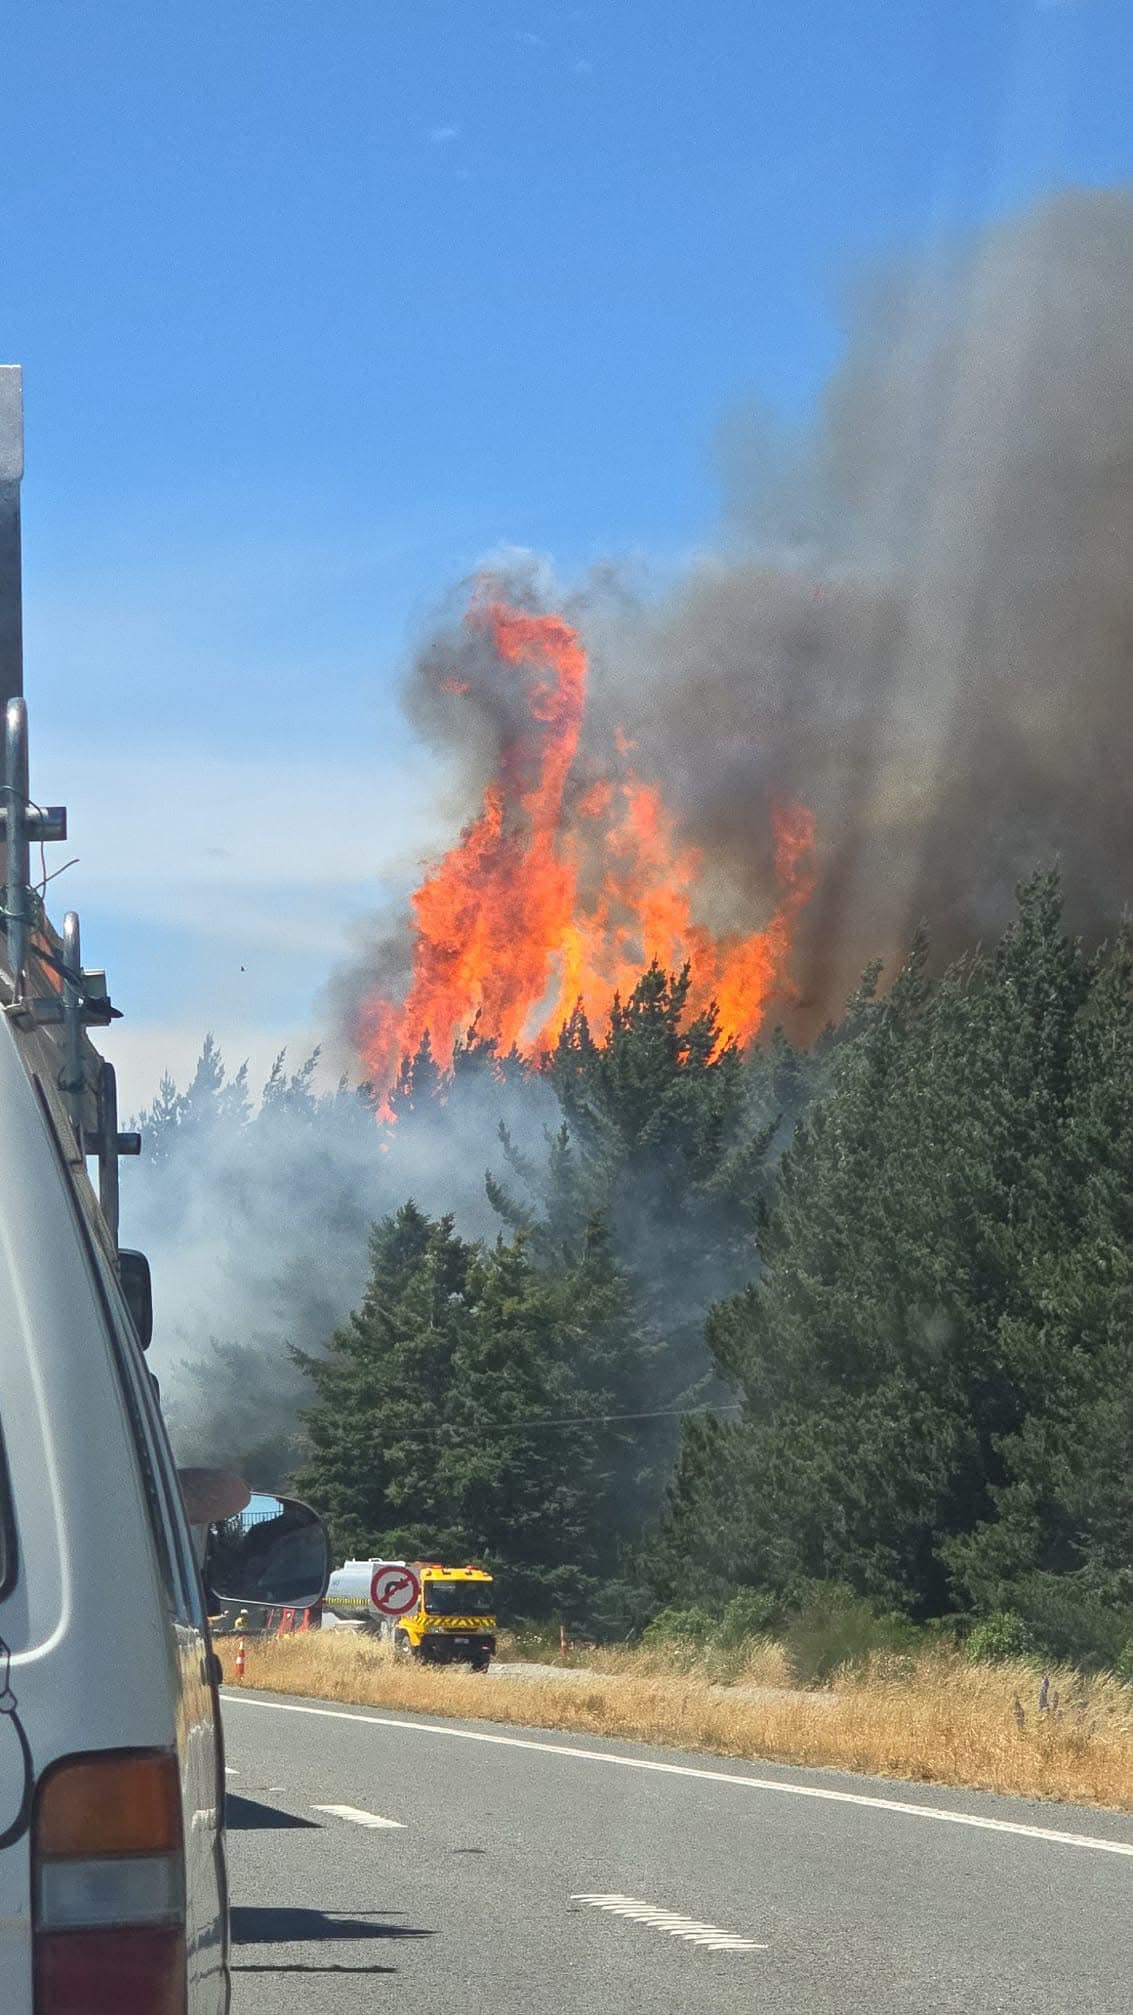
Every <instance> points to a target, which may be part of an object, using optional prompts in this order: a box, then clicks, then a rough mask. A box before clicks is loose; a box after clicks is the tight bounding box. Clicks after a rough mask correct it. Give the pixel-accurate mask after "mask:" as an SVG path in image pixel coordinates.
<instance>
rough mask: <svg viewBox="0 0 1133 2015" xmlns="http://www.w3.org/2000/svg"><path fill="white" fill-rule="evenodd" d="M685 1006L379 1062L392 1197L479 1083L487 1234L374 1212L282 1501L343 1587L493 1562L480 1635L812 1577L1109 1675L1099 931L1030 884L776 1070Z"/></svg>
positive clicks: (1122, 965) (625, 1614)
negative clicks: (497, 1621)
mask: <svg viewBox="0 0 1133 2015" xmlns="http://www.w3.org/2000/svg"><path fill="white" fill-rule="evenodd" d="M686 998H687V978H686V977H685V976H682V975H680V974H675V975H674V974H667V973H664V972H662V971H660V970H659V969H658V968H656V967H654V968H651V969H650V970H649V971H648V972H646V973H645V974H643V975H642V978H641V980H640V981H639V983H638V986H637V987H636V989H635V991H634V993H633V995H632V996H631V997H630V999H629V1000H626V1001H624V1002H622V1001H619V1002H616V1003H615V1005H614V1008H613V1010H612V1012H611V1014H610V1016H609V1018H608V1021H607V1023H606V1025H605V1026H604V1027H602V1028H601V1029H600V1030H597V1031H595V1030H592V1029H591V1027H590V1025H589V1023H588V1021H587V1018H586V1016H585V1015H584V1014H583V1013H582V1012H581V1011H580V1012H579V1013H577V1014H576V1015H575V1016H574V1017H573V1018H572V1019H571V1021H570V1022H568V1024H567V1025H566V1027H565V1028H564V1029H563V1031H562V1033H561V1035H560V1038H559V1041H558V1043H557V1045H556V1047H555V1049H554V1051H553V1053H552V1054H551V1056H550V1057H549V1058H547V1059H546V1060H545V1061H544V1062H543V1064H542V1065H541V1066H539V1068H538V1070H537V1071H535V1070H532V1069H531V1068H529V1067H528V1066H527V1065H525V1064H523V1063H522V1061H521V1060H520V1059H519V1058H517V1057H514V1056H513V1057H510V1058H501V1057H499V1056H498V1055H497V1054H496V1052H495V1049H494V1047H493V1045H492V1044H491V1043H490V1042H484V1041H482V1040H480V1039H478V1038H477V1037H476V1035H475V1032H473V1034H472V1036H471V1037H470V1039H469V1042H468V1044H467V1045H466V1046H465V1048H464V1049H463V1050H462V1052H461V1054H460V1055H459V1056H458V1058H457V1060H456V1061H457V1068H456V1073H455V1075H450V1074H448V1073H445V1072H442V1071H440V1070H439V1069H438V1067H437V1063H436V1060H435V1059H434V1058H433V1057H432V1056H431V1054H430V1053H429V1050H428V1046H427V1045H425V1046H424V1047H423V1049H422V1051H421V1053H420V1054H419V1055H418V1056H417V1057H415V1058H412V1059H408V1060H407V1061H406V1063H405V1065H404V1066H403V1069H402V1074H401V1079H400V1081H399V1084H398V1086H397V1088H396V1090H395V1093H394V1095H393V1106H394V1111H395V1121H394V1125H393V1128H392V1134H393V1136H394V1137H395V1138H396V1140H397V1148H396V1154H397V1155H399V1156H402V1157H403V1160H402V1165H403V1166H404V1165H407V1163H406V1161H405V1159H404V1158H405V1157H406V1156H407V1154H408V1149H407V1145H406V1144H407V1143H408V1142H409V1141H410V1139H411V1138H413V1139H416V1140H417V1141H418V1142H420V1141H424V1140H426V1139H427V1140H429V1141H430V1142H431V1143H434V1144H436V1146H437V1147H438V1149H439V1151H440V1155H441V1159H442V1161H443V1156H444V1143H445V1141H446V1139H448V1140H449V1141H450V1143H451V1144H452V1147H453V1149H454V1151H455V1150H456V1148H457V1145H458V1144H459V1147H460V1152H461V1153H462V1154H464V1153H465V1151H466V1147H467V1137H466V1132H462V1131H461V1129H460V1126H459V1125H458V1121H459V1119H460V1114H461V1112H462V1111H464V1110H465V1106H462V1100H464V1101H465V1102H466V1101H467V1099H468V1097H469V1090H468V1087H469V1086H475V1088H476V1091H475V1096H476V1099H477V1101H478V1104H477V1107H476V1111H477V1114H478V1115H479V1117H480V1118H482V1119H483V1121H484V1122H485V1124H487V1122H488V1121H489V1120H490V1118H491V1116H492V1115H493V1113H494V1112H496V1110H497V1108H499V1109H502V1107H503V1105H504V1103H506V1102H507V1101H510V1104H509V1105H508V1115H509V1116H505V1118H504V1121H503V1124H502V1126H499V1129H498V1137H497V1138H496V1139H495V1140H494V1141H492V1142H491V1143H485V1144H484V1145H483V1146H482V1153H483V1156H484V1159H485V1161H486V1160H487V1159H488V1158H489V1155H488V1148H489V1145H490V1146H491V1147H493V1148H494V1150H495V1157H494V1159H495V1166H494V1167H493V1168H492V1170H491V1171H490V1172H489V1174H488V1175H487V1178H486V1181H485V1182H484V1192H483V1194H484V1200H485V1206H486V1209H487V1211H488V1213H489V1216H488V1220H487V1223H486V1224H482V1225H480V1226H478V1227H476V1228H474V1229H470V1228H469V1227H468V1225H467V1224H465V1223H463V1222H461V1221H460V1219H459V1216H458V1214H454V1212H453V1211H452V1210H449V1209H445V1208H443V1207H442V1208H436V1207H434V1206H432V1205H431V1204H430V1203H429V1202H428V1201H427V1199H426V1198H425V1197H424V1196H423V1194H422V1193H421V1191H420V1186H419V1185H418V1186H416V1187H415V1190H414V1191H410V1192H409V1193H407V1194H405V1195H403V1196H401V1197H400V1198H398V1199H397V1200H396V1201H392V1202H391V1205H390V1207H389V1208H388V1209H384V1210H382V1211H381V1212H375V1213H374V1214H375V1217H376V1220H377V1221H376V1223H375V1224H374V1227H373V1229H372V1230H371V1232H370V1234H369V1254H368V1274H367V1276H366V1278H365V1284H364V1286H363V1288H362V1291H361V1293H360V1294H358V1295H356V1296H354V1297H353V1301H354V1305H353V1308H352V1312H351V1313H349V1315H348V1316H346V1318H345V1319H344V1320H342V1321H340V1322H338V1323H337V1325H336V1326H335V1327H334V1329H333V1332H332V1333H331V1335H330V1336H329V1338H327V1337H324V1336H317V1337H314V1338H312V1336H311V1334H310V1333H309V1332H308V1333H307V1334H306V1335H304V1336H287V1335H286V1334H285V1333H283V1334H282V1336H281V1346H282V1349H283V1351H284V1352H285V1353H286V1356H287V1361H288V1364H289V1365H290V1366H291V1368H292V1370H293V1371H294V1373H295V1375H296V1376H297V1377H298V1378H299V1379H300V1381H301V1390H300V1392H299V1397H298V1400H297V1406H296V1410H297V1412H298V1414H299V1415H300V1416H301V1418H299V1419H298V1421H297V1422H296V1424H295V1427H294V1432H293V1434H292V1436H291V1438H290V1441H289V1451H290V1454H291V1456H292V1468H293V1472H294V1480H295V1482H296V1484H297V1486H298V1488H299V1489H301V1490H302V1491H303V1492H304V1494H305V1495H307V1496H308V1497H309V1498H310V1499H311V1501H312V1502H314V1503H316V1504H317V1505H318V1506H319V1508H320V1509H321V1510H323V1511H324V1513H325V1514H326V1515H327V1517H328V1519H329V1521H330V1523H331V1527H332V1531H333V1535H334V1540H335V1544H336V1549H337V1551H338V1553H339V1555H340V1556H341V1555H342V1554H343V1553H344V1552H347V1551H349V1552H353V1553H362V1554H368V1553H371V1552H373V1553H378V1554H380V1553H390V1554H392V1555H394V1556H398V1555H404V1554H406V1553H409V1554H413V1553H436V1554H445V1555H449V1556H452V1557H456V1558H460V1559H464V1558H468V1559H481V1560H484V1561H485V1562H486V1563H487V1564H490V1565H491V1566H492V1567H494V1568H495V1570H496V1572H497V1574H498V1575H499V1577H500V1580H501V1583H502V1606H504V1607H505V1608H506V1610H507V1612H508V1613H509V1614H510V1615H512V1616H524V1617H530V1618H532V1619H535V1618H555V1617H562V1618H563V1619H564V1620H565V1621H567V1622H568V1623H570V1624H572V1625H574V1626H576V1627H580V1626H581V1627H589V1628H591V1629H595V1630H599V1631H610V1632H619V1631H626V1630H635V1629H637V1628H639V1627H641V1625H642V1624H643V1623H644V1622H645V1621H646V1619H647V1618H648V1617H649V1616H650V1615H651V1614H653V1613H654V1612H655V1611H656V1610H657V1609H658V1608H660V1607H662V1606H664V1605H675V1606H678V1607H679V1606H682V1605H687V1604H688V1603H689V1602H691V1601H692V1600H694V1599H695V1600H697V1601H699V1602H701V1603H704V1602H708V1603H709V1604H715V1605H719V1606H720V1607H721V1608H722V1607H723V1606H724V1604H726V1603H727V1602H728V1601H729V1600H732V1599H734V1598H735V1597H736V1596H737V1594H743V1593H745V1592H748V1591H750V1592H751V1593H752V1594H753V1595H759V1596H761V1597H765V1598H766V1599H767V1601H768V1603H769V1604H772V1605H774V1604H779V1605H783V1604H786V1603H790V1602H791V1601H792V1600H801V1599H803V1598H804V1596H805V1592H806V1591H808V1590H813V1588H814V1586H815V1584H816V1583H822V1584H826V1585H830V1584H836V1585H837V1586H838V1587H839V1588H842V1589H844V1590H848V1591H852V1592H853V1594H854V1595H855V1596H856V1597H859V1598H862V1599H864V1600H865V1601H868V1602H869V1603H870V1604H871V1605H873V1607H874V1608H875V1609H876V1610H878V1611H884V1612H892V1613H897V1614H899V1615H902V1616H904V1617H907V1618H909V1619H912V1620H913V1621H916V1622H929V1621H932V1620H934V1619H941V1618H954V1619H958V1620H959V1621H960V1622H961V1623H963V1622H965V1621H970V1620H971V1619H973V1618H977V1617H980V1616H989V1615H997V1614H1000V1613H1002V1612H1008V1613H1010V1614H1011V1615H1012V1616H1013V1617H1015V1618H1017V1619H1019V1626H1020V1629H1021V1630H1023V1631H1025V1632H1026V1633H1028V1634H1029V1636H1030V1638H1031V1640H1032V1641H1033V1642H1035V1644H1036V1645H1037V1646H1040V1647H1042V1648H1043V1649H1045V1650H1049V1651H1050V1652H1051V1653H1052V1654H1055V1655H1062V1656H1071V1657H1087V1658H1096V1659H1111V1658H1114V1657H1116V1656H1117V1655H1118V1654H1119V1652H1120V1650H1121V1648H1122V1646H1123V1645H1125V1644H1126V1643H1127V1642H1128V1641H1129V1640H1130V1639H1131V1638H1133V951H1131V948H1130V944H1129V942H1128V940H1127V939H1126V938H1125V937H1124V936H1122V937H1119V938H1117V939H1115V940H1114V941H1113V942H1112V943H1110V944H1108V945H1105V946H1103V947H1102V948H1101V949H1099V950H1087V949H1086V948H1085V947H1083V945H1082V944H1081V943H1079V942H1078V941H1077V940H1075V939H1074V938H1073V937H1072V936H1071V935H1070V934H1069V933H1068V932H1067V930H1066V928H1065V926H1064V921H1063V917H1062V913H1061V905H1060V896H1059V889H1058V884H1057V880H1056V879H1055V878H1054V877H1051V876H1040V877H1036V878H1035V879H1034V880H1033V881H1032V882H1030V883H1028V884H1027V885H1026V886H1025V887H1024V888H1023V889H1022V890H1021V892H1020V896H1019V901H1018V908H1017V913H1016V915H1015V918H1014V920H1013V922H1012V923H1011V925H1010V927H1009V928H1008V929H1007V931H1006V932H1005V934H1004V935H1003V937H1002V939H1001V940H1000V941H999V942H998V943H997V944H996V945H994V946H992V947H991V948H989V949H987V950H985V951H981V952H979V953H973V954H972V955H971V956H969V957H966V958H964V959H962V960H960V961H958V962H956V963H954V964H952V965H950V966H949V967H947V969H946V970H944V971H943V972H940V973H938V974H934V973H933V971H932V969H931V964H930V959H929V947H928V944H927V941H926V940H925V938H924V937H923V935H921V936H918V937H917V938H916V939H915V940H914V942H913V944H912V945H911V947H910V949H909V953H908V956H907V958H906V960H905V963H904V965H903V967H902V969H901V970H900V972H899V973H898V974H897V975H896V977H895V978H894V979H893V981H892V983H891V984H890V985H888V986H887V987H883V986H882V985H881V979H880V975H879V973H878V972H877V971H871V972H869V973H867V975H866V976H865V978H864V980H863V982H862V984H861V985H860V987H859V989H858V991H857V992H856V994H855V995H854V997H853V998H852V1000H851V1001H850V1002H849V1003H848V1005H847V1008H846V1011H845V1014H844V1016H843V1017H842V1019H841V1021H840V1022H839V1023H838V1024H837V1026H834V1027H831V1028H828V1029H826V1030H825V1031H824V1032H823V1033H822V1035H821V1036H820V1037H819V1038H818V1040H817V1041H816V1042H815V1043H814V1044H812V1045H811V1046H809V1047H808V1048H806V1049H805V1050H804V1049H798V1048H795V1047H793V1046H792V1045H791V1044H790V1043H789V1042H788V1041H787V1040H786V1039H785V1038H784V1037H783V1036H782V1035H781V1034H779V1035H776V1036H775V1037H773V1038H772V1039H771V1040H770V1041H769V1042H767V1043H765V1044H762V1045H759V1046H757V1047H756V1048H755V1049H754V1050H752V1051H750V1052H749V1053H747V1054H746V1055H743V1054H740V1053H739V1052H738V1051H737V1050H736V1049H735V1048H734V1047H732V1046H731V1045H729V1044H727V1043H724V1042H722V1041H721V1040H720V1035H719V1030H718V1027H717V1024H716V1021H715V1018H714V1016H713V1015H712V1014H711V1013H708V1014H704V1015H699V1016H695V1017H688V1016H687V1015H686V1011H685V1005H686ZM528 1085H530V1086H531V1087H532V1088H534V1089H537V1090H538V1094H539V1099H540V1101H541V1103H540V1105H539V1107H538V1112H539V1118H540V1124H539V1126H538V1128H537V1129H535V1130H534V1132H532V1130H531V1129H530V1128H529V1129H528V1130H527V1133H526V1135H525V1136H524V1138H523V1139H520V1138H519V1131H520V1130H519V1129H517V1127H516V1125H515V1123H514V1122H515V1116H516V1114H517V1113H522V1104H521V1103H520V1104H518V1105H517V1103H516V1100H517V1097H519V1098H520V1100H521V1098H522V1094H523V1091H524V1087H525V1086H528ZM462 1087H463V1089H462ZM306 1094H307V1095H311V1094H310V1088H309V1086H307V1087H306ZM340 1096H342V1097H345V1096H346V1094H340ZM364 1103H365V1102H364V1099H363V1100H361V1101H359V1100H357V1099H353V1102H352V1104H351V1122H350V1123H351V1125H352V1126H353V1125H354V1124H355V1123H356V1118H355V1115H356V1113H357V1111H358V1110H359V1107H360V1106H361V1105H364ZM365 1119H366V1125H367V1127H370V1128H372V1129H373V1131H374V1132H375V1133H377V1132H378V1131H379V1129H377V1128H376V1127H375V1125H374V1122H373V1117H372V1114H371V1113H370V1112H369V1111H366V1113H365ZM316 1120H317V1115H313V1116H312V1125H315V1123H316ZM324 1122H325V1115H324ZM256 1123H258V1122H257V1121H256V1120H255V1119H254V1118H247V1117H246V1118H245V1120H244V1121H243V1124H244V1125H246V1126H248V1125H251V1126H254V1125H255V1124H256ZM260 1123H262V1122H260ZM166 1139H167V1142H168V1140H169V1139H174V1140H175V1139H176V1126H175V1125H174V1126H170V1125H169V1124H168V1123H167V1124H166ZM477 1139H478V1140H480V1139H481V1136H480V1135H477ZM418 1166H419V1167H421V1168H424V1167H426V1166H429V1167H432V1166H433V1164H432V1163H431V1162H429V1163H427V1164H426V1163H425V1162H423V1161H422V1162H419V1163H418ZM482 1179H483V1169H482V1167H481V1169H480V1171H479V1173H478V1177H477V1180H478V1181H480V1180H482ZM438 1194H440V1196H441V1201H442V1204H443V1183H441V1184H440V1185H439V1190H438ZM283 1331H284V1332H285V1331H286V1323H284V1325H283ZM226 1452H227V1453H230V1454H231V1453H234V1452H235V1451H233V1450H231V1449H229V1450H227V1451H226ZM276 1480H277V1481H278V1480H280V1479H276Z"/></svg>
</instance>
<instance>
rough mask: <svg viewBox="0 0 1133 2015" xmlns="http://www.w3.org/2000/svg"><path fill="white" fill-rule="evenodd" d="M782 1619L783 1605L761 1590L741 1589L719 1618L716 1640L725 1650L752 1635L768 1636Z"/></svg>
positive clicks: (732, 1647) (777, 1627)
mask: <svg viewBox="0 0 1133 2015" xmlns="http://www.w3.org/2000/svg"><path fill="white" fill-rule="evenodd" d="M782 1622H783V1605H782V1603H781V1602H780V1601H779V1600H778V1599H777V1597H775V1596H774V1595H767V1594H766V1593H765V1592H764V1591H763V1590H762V1589H758V1588H741V1590H740V1592H739V1594H738V1595H733V1597H732V1599H731V1601H730V1602H729V1603H728V1604H727V1605H726V1607H725V1610H724V1614H723V1616H722V1617H721V1619H720V1627H719V1633H718V1635H719V1641H720V1643H721V1644H722V1645H723V1647H724V1648H725V1650H727V1651H731V1650H734V1649H735V1648H736V1647H737V1646H739V1645H741V1644H746V1643H748V1642H749V1641H750V1640H751V1639H752V1638H755V1637H770V1636H771V1635H772V1634H773V1632H775V1631H777V1630H778V1629H779V1628H780V1627H781V1625H782Z"/></svg>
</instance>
